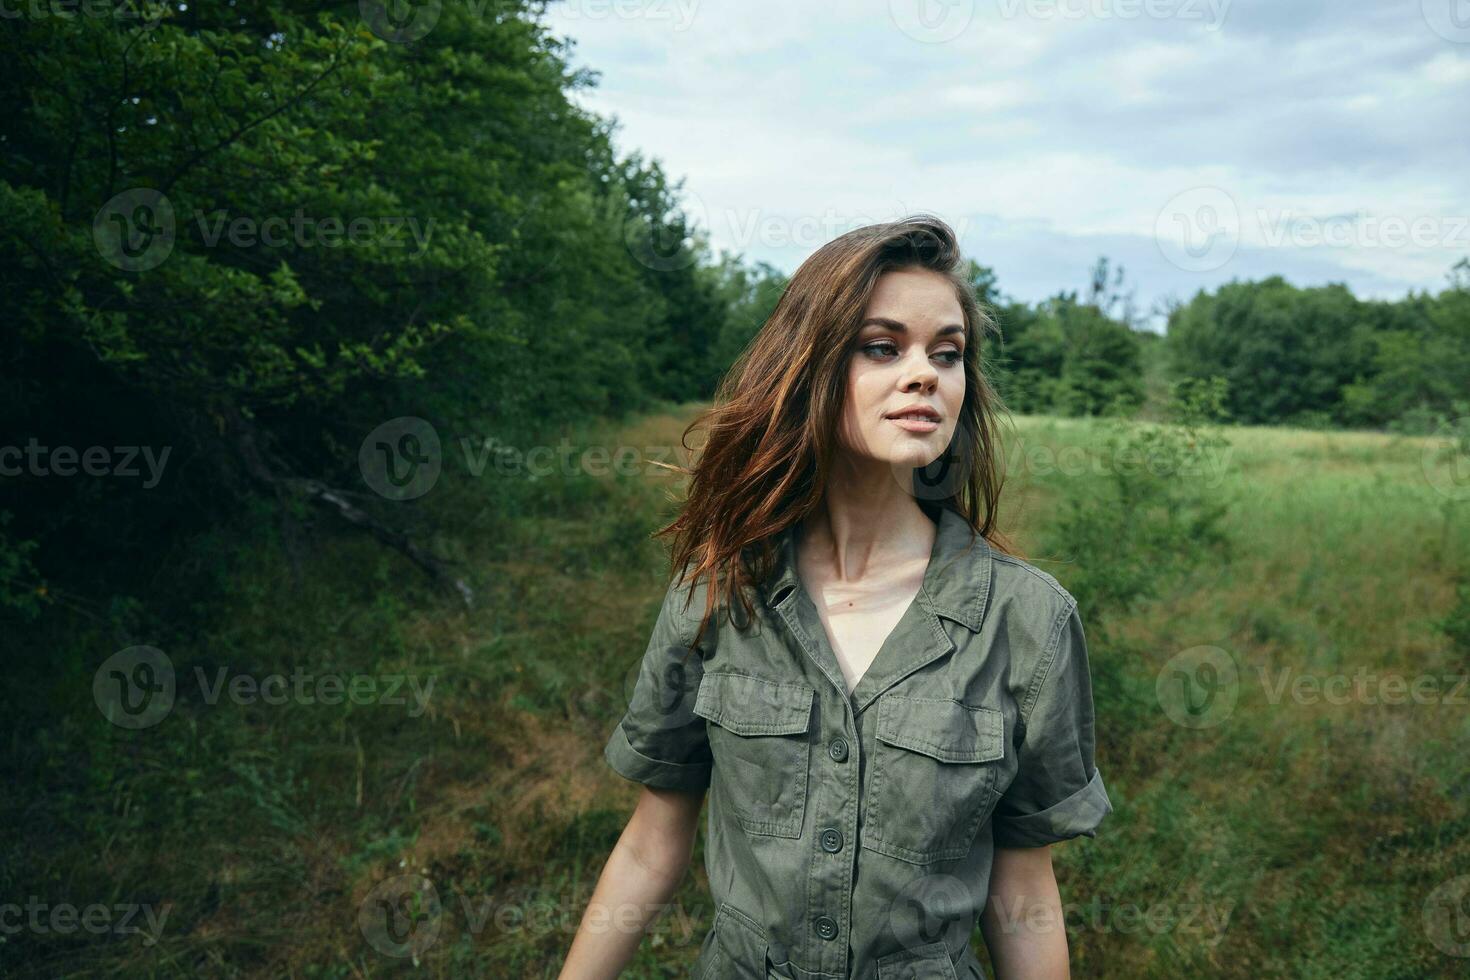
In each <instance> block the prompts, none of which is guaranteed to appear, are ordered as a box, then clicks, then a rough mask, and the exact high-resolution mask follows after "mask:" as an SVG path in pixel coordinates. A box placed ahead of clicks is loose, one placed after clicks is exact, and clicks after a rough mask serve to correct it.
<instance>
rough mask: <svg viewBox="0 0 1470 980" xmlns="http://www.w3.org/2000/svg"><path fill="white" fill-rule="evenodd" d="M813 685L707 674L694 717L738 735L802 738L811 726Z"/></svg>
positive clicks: (700, 685)
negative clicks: (795, 736) (802, 734)
mask: <svg viewBox="0 0 1470 980" xmlns="http://www.w3.org/2000/svg"><path fill="white" fill-rule="evenodd" d="M815 695H816V691H814V690H813V689H812V687H811V685H809V684H798V683H791V682H785V681H768V680H766V679H765V678H764V677H751V676H748V675H746V674H725V673H713V674H705V675H704V677H703V679H701V680H700V682H699V696H698V697H696V698H695V699H694V713H695V714H696V715H699V716H700V717H701V718H708V719H709V720H710V721H712V722H714V723H715V724H716V725H719V726H720V727H721V728H724V729H727V730H729V731H732V732H734V733H735V734H736V735H799V734H801V733H802V732H804V731H806V730H807V728H808V727H809V726H810V724H811V717H812V698H813V697H814V696H815Z"/></svg>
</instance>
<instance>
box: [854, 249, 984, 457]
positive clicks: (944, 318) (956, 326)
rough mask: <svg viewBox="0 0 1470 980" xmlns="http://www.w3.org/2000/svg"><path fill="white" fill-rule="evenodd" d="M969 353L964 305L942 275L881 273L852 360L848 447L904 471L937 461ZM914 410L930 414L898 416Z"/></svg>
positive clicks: (961, 397) (956, 410) (953, 420)
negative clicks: (924, 415)
mask: <svg viewBox="0 0 1470 980" xmlns="http://www.w3.org/2000/svg"><path fill="white" fill-rule="evenodd" d="M964 351H965V316H964V311H963V310H962V309H961V308H960V303H959V300H958V299H957V298H956V297H955V292H954V287H952V286H951V285H950V284H949V282H948V281H947V280H946V279H945V278H944V277H943V276H941V275H940V274H939V273H937V272H932V271H930V270H928V269H899V270H892V271H889V272H885V273H883V275H881V276H880V277H879V278H878V282H877V285H876V286H875V288H874V289H873V295H872V298H871V299H870V300H869V302H868V308H867V310H865V311H864V313H863V323H862V327H861V330H860V331H859V333H858V336H857V341H856V344H855V349H854V351H853V354H852V358H851V360H850V361H849V362H848V363H849V367H848V373H847V405H846V410H845V411H844V413H843V420H842V430H841V438H842V443H843V447H844V448H845V449H846V450H847V451H848V452H850V453H853V454H855V455H856V456H858V457H866V458H868V459H873V460H876V461H881V462H883V463H887V464H889V466H891V467H893V468H894V469H895V470H901V471H903V472H904V474H905V475H907V470H908V469H910V468H914V467H920V466H927V465H929V464H930V463H932V462H934V460H936V459H938V458H939V457H940V456H941V455H942V454H943V453H944V450H945V448H946V447H948V446H949V442H950V439H951V438H953V436H954V432H955V426H956V425H957V423H958V420H959V414H960V409H961V407H962V406H963V405H964V401H965V365H964ZM915 408H920V409H926V410H928V412H927V414H928V415H929V418H928V419H919V418H901V417H896V416H900V415H901V414H902V413H904V412H906V411H908V410H913V409H915Z"/></svg>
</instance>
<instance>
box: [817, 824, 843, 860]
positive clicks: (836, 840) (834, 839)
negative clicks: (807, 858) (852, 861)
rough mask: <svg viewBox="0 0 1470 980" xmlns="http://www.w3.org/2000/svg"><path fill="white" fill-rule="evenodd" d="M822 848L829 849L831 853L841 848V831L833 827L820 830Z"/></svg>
mask: <svg viewBox="0 0 1470 980" xmlns="http://www.w3.org/2000/svg"><path fill="white" fill-rule="evenodd" d="M822 850H824V851H831V852H832V853H833V854H836V853H837V852H838V851H840V850H842V831H840V830H838V829H836V828H835V827H828V828H827V829H826V830H824V831H822Z"/></svg>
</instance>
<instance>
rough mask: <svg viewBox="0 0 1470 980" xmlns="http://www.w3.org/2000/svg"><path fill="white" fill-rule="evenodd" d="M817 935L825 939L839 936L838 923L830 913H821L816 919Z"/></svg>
mask: <svg viewBox="0 0 1470 980" xmlns="http://www.w3.org/2000/svg"><path fill="white" fill-rule="evenodd" d="M816 927H817V935H819V936H821V937H822V938H823V939H836V938H837V923H836V922H835V921H833V919H832V917H831V916H830V915H819V916H817V921H816Z"/></svg>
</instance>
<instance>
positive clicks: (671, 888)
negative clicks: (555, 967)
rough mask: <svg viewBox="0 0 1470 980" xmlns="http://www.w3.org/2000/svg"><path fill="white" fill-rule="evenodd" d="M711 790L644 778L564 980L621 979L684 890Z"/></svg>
mask: <svg viewBox="0 0 1470 980" xmlns="http://www.w3.org/2000/svg"><path fill="white" fill-rule="evenodd" d="M703 801H704V791H703V790H700V791H698V792H687V791H683V790H668V789H654V788H652V787H650V786H646V785H645V786H644V787H643V791H642V793H641V794H640V795H639V797H638V806H637V807H636V808H635V809H634V811H633V816H632V817H631V818H630V819H629V820H628V825H627V826H626V827H624V828H623V833H622V836H620V837H619V838H618V842H617V844H616V845H615V846H614V847H613V849H612V853H611V854H610V855H609V856H608V859H607V864H606V865H604V866H603V869H602V875H601V876H600V877H599V878H598V879H597V887H596V888H595V889H593V892H592V897H591V898H590V899H589V900H588V902H587V911H586V912H585V913H583V915H582V922H581V925H579V926H578V927H577V934H576V935H575V936H574V937H572V947H571V950H570V951H569V952H568V953H567V960H566V962H565V963H564V964H562V968H561V973H560V975H559V978H558V980H615V978H616V977H618V976H619V975H620V974H621V973H622V972H623V967H624V966H625V965H626V964H627V962H628V960H630V959H632V958H633V954H634V953H635V952H637V950H638V944H639V943H640V942H642V940H643V934H644V930H645V929H647V927H648V926H649V925H650V924H651V923H652V922H653V921H654V920H656V919H657V918H658V915H659V913H660V912H662V911H663V910H664V906H665V905H666V903H667V902H668V901H669V899H670V898H671V897H672V896H673V894H674V892H675V891H677V890H678V887H679V883H680V882H681V881H683V879H684V873H685V872H686V871H688V870H689V858H690V855H691V854H692V853H693V851H694V833H695V830H696V829H697V827H698V825H699V809H700V806H701V804H702V803H703Z"/></svg>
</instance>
